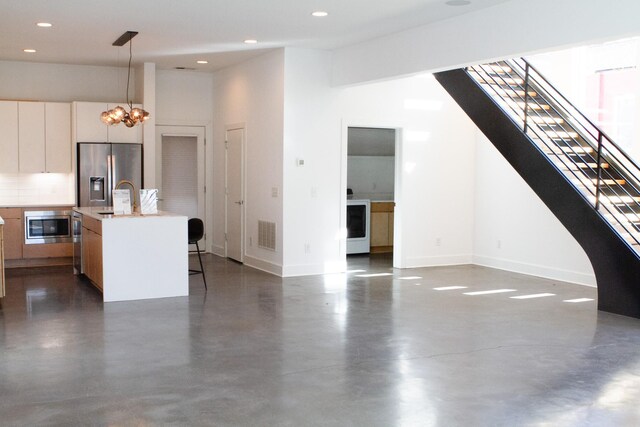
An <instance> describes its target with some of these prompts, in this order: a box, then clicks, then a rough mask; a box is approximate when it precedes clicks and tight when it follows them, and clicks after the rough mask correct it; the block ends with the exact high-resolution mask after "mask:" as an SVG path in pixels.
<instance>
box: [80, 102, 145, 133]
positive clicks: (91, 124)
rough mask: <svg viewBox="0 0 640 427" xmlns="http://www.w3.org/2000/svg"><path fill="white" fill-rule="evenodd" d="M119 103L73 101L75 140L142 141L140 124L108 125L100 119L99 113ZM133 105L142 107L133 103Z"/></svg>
mask: <svg viewBox="0 0 640 427" xmlns="http://www.w3.org/2000/svg"><path fill="white" fill-rule="evenodd" d="M118 105H121V104H107V103H104V102H74V103H73V110H74V114H73V122H74V128H75V138H74V139H75V142H116V143H117V142H131V143H142V126H141V125H138V126H134V127H132V128H128V127H126V126H125V125H124V124H117V125H112V126H108V125H105V124H104V123H102V121H101V120H100V114H102V112H103V111H106V110H108V109H111V108H115V107H116V106H118ZM134 107H142V106H141V105H139V104H134Z"/></svg>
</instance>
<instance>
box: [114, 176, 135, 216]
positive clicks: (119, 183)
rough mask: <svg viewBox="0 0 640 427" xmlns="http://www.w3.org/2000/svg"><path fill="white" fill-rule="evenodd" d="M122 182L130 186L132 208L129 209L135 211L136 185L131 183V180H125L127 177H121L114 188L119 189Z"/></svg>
mask: <svg viewBox="0 0 640 427" xmlns="http://www.w3.org/2000/svg"><path fill="white" fill-rule="evenodd" d="M124 184H128V185H130V186H131V192H132V193H133V204H132V209H131V210H132V211H133V212H135V211H136V209H137V208H138V205H137V204H136V186H135V185H133V182H131V181H129V180H127V179H123V180H121V181H119V182H118V183H117V184H116V188H115V190H117V189H119V188H120V186H121V185H124Z"/></svg>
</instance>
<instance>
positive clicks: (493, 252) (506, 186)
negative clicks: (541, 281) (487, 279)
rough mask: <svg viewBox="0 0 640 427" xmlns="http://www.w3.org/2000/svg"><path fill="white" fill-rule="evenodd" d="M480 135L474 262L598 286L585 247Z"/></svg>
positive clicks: (478, 143)
mask: <svg viewBox="0 0 640 427" xmlns="http://www.w3.org/2000/svg"><path fill="white" fill-rule="evenodd" d="M477 136H478V138H477V147H476V174H475V183H476V184H475V206H476V210H475V233H474V249H473V252H474V256H473V262H474V263H475V264H480V265H486V266H489V267H495V268H501V269H505V270H511V271H517V272H520V273H525V274H533V275H536V276H542V277H549V278H554V279H558V280H565V281H569V282H575V283H582V284H587V285H595V275H594V273H593V268H592V267H591V263H590V261H589V259H588V258H587V255H586V253H585V252H584V250H583V249H582V247H580V245H579V244H578V242H576V240H575V239H574V238H573V237H572V236H571V234H570V233H569V232H568V231H567V229H566V228H564V226H563V225H562V224H561V223H560V221H558V219H557V218H556V217H555V216H554V215H553V214H552V213H551V211H549V209H548V208H547V207H546V206H545V204H544V203H543V202H542V200H540V198H538V196H537V195H536V194H535V193H534V192H533V190H532V189H531V188H530V187H529V186H528V185H527V184H526V182H525V181H524V180H523V179H522V178H521V177H520V175H518V174H517V173H516V171H515V170H514V169H513V167H511V165H510V164H509V163H508V162H507V161H506V160H505V159H504V157H502V155H501V154H500V153H499V152H498V150H497V149H496V148H495V147H494V146H493V145H492V144H491V143H490V142H489V140H487V139H486V137H484V135H482V133H480V132H479V131H478V132H477Z"/></svg>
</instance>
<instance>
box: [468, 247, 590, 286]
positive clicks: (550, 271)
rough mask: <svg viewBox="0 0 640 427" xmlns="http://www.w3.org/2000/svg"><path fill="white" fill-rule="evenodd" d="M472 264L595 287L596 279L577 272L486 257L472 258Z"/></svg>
mask: <svg viewBox="0 0 640 427" xmlns="http://www.w3.org/2000/svg"><path fill="white" fill-rule="evenodd" d="M473 264H476V265H481V266H483V267H489V268H496V269H498V270H506V271H512V272H514V273H520V274H527V275H530V276H536V277H542V278H545V279H551V280H560V281H563V282H570V283H575V284H578V285H584V286H590V287H596V286H597V285H596V278H595V276H593V275H590V274H585V273H580V272H577V271H570V270H563V269H560V268H551V267H545V266H542V265H537V264H528V263H524V262H518V261H513V260H509V259H504V258H495V257H487V256H478V255H476V256H474V257H473Z"/></svg>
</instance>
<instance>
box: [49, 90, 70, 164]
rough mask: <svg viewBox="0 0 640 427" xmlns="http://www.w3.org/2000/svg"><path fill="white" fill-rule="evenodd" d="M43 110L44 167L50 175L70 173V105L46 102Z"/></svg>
mask: <svg viewBox="0 0 640 427" xmlns="http://www.w3.org/2000/svg"><path fill="white" fill-rule="evenodd" d="M44 109H45V165H46V171H47V172H51V173H70V172H71V105H70V104H68V103H58V102H47V103H45V104H44Z"/></svg>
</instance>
